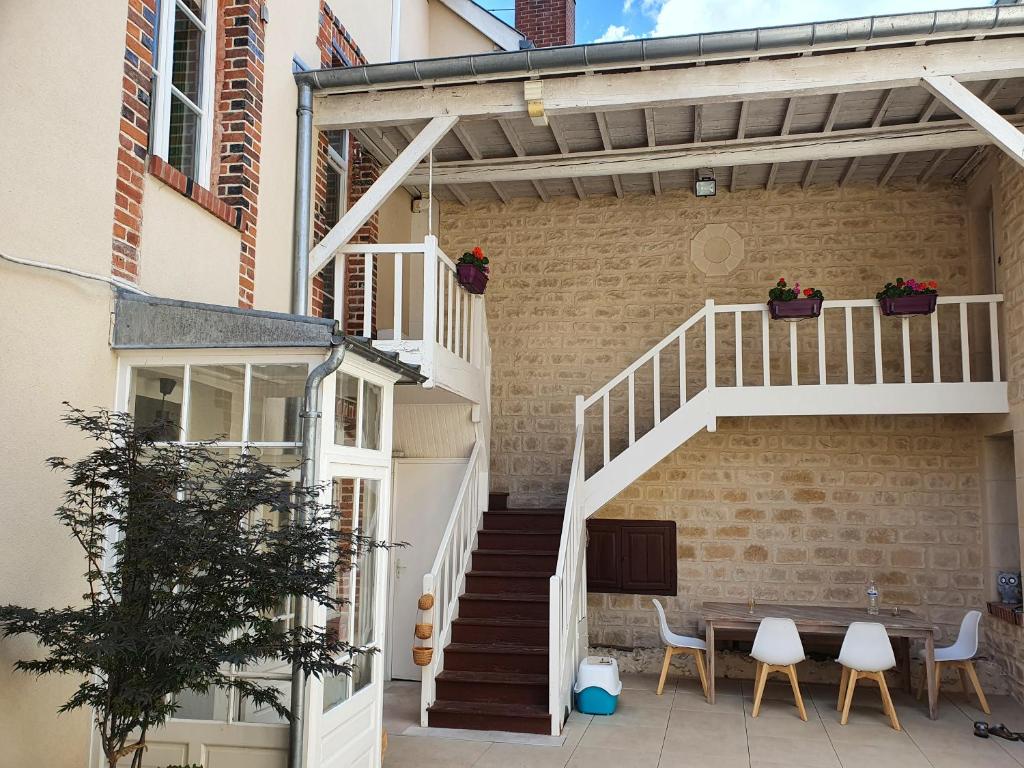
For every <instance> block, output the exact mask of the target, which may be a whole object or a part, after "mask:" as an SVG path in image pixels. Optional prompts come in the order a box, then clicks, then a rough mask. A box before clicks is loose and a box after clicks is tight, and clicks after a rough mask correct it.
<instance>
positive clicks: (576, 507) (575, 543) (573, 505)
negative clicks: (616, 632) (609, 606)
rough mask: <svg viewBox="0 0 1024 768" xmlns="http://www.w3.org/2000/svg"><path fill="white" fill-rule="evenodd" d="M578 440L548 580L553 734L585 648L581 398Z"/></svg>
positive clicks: (557, 731)
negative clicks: (554, 557) (557, 542)
mask: <svg viewBox="0 0 1024 768" xmlns="http://www.w3.org/2000/svg"><path fill="white" fill-rule="evenodd" d="M576 404H577V408H576V416H577V424H576V444H575V447H574V449H573V455H572V468H571V469H570V471H569V491H568V495H567V496H566V501H565V516H564V517H563V519H562V535H561V540H560V542H559V545H558V560H557V561H556V566H555V575H554V576H552V577H551V580H550V582H549V590H550V591H549V601H550V602H549V605H548V611H549V617H548V648H549V650H548V700H549V704H550V707H549V711H550V713H551V733H552V735H555V736H557V735H559V734H560V733H561V729H562V723H563V721H564V719H565V714H566V712H567V711H568V709H569V708H570V707H571V705H572V685H573V681H574V680H575V675H576V667H577V665H578V663H579V660H580V658H581V656H582V655H583V654H585V653H586V648H587V627H586V605H587V594H586V589H587V587H586V551H587V549H586V531H587V528H586V509H585V507H584V493H583V482H584V478H583V424H582V421H581V419H582V416H583V411H582V398H578V399H577V401H576Z"/></svg>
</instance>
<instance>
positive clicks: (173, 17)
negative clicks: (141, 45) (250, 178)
mask: <svg viewBox="0 0 1024 768" xmlns="http://www.w3.org/2000/svg"><path fill="white" fill-rule="evenodd" d="M156 29H157V35H156V45H155V52H154V53H155V57H154V58H155V66H154V68H153V101H152V105H151V109H150V112H151V118H150V119H151V120H152V127H151V132H152V142H153V147H152V150H153V154H155V155H157V156H158V157H162V158H163V159H164V160H166V161H167V163H168V165H171V166H173V167H174V168H177V169H178V170H179V171H181V172H182V173H184V174H185V175H186V176H188V177H189V178H192V179H196V180H198V181H200V183H201V184H203V185H204V186H205V185H206V184H207V183H208V182H207V181H206V180H207V179H209V178H210V163H211V155H212V152H213V91H214V82H215V81H214V77H215V72H214V55H215V51H216V42H217V41H216V37H217V35H216V31H217V0H158V3H157V20H156Z"/></svg>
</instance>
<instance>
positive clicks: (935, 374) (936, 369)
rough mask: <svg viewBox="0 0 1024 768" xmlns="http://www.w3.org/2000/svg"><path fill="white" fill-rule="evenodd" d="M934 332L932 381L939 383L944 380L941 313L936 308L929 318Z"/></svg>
mask: <svg viewBox="0 0 1024 768" xmlns="http://www.w3.org/2000/svg"><path fill="white" fill-rule="evenodd" d="M929 320H930V323H929V324H930V325H931V334H932V382H933V383H935V384H938V383H939V382H940V381H942V366H941V364H940V362H941V361H940V357H939V313H938V310H937V309H936V311H935V312H932V314H931V317H930V318H929Z"/></svg>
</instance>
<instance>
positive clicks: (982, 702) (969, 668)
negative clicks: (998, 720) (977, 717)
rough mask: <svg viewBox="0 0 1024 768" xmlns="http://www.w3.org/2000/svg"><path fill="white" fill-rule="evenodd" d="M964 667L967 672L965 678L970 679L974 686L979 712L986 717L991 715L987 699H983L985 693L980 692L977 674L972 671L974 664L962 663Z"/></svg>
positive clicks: (970, 662)
mask: <svg viewBox="0 0 1024 768" xmlns="http://www.w3.org/2000/svg"><path fill="white" fill-rule="evenodd" d="M964 667H965V668H966V670H967V676H968V677H970V678H971V682H972V683H973V684H974V692H975V693H976V694H978V704H980V705H981V711H982V712H984V713H985V714H986V715H991V714H992V710H991V709H989V708H988V699H986V698H985V692H984V691H983V690H981V682H980V681H979V680H978V673H977V672H976V671H975V669H974V662H973V661H967V662H964Z"/></svg>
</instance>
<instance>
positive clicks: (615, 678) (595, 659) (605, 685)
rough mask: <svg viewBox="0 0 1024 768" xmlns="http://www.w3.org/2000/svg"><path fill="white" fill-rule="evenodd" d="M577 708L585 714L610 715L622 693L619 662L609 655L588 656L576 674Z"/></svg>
mask: <svg viewBox="0 0 1024 768" xmlns="http://www.w3.org/2000/svg"><path fill="white" fill-rule="evenodd" d="M573 690H574V691H575V693H576V709H577V711H579V712H582V713H583V714H585V715H610V714H612V713H613V712H615V707H616V705H617V704H618V703H619V694H620V693H622V682H621V681H620V680H619V664H618V662H617V661H615V659H613V658H610V657H608V656H587V658H585V659H583V661H581V662H580V668H579V672H578V673H577V675H576V685H575V686H574V688H573Z"/></svg>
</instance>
